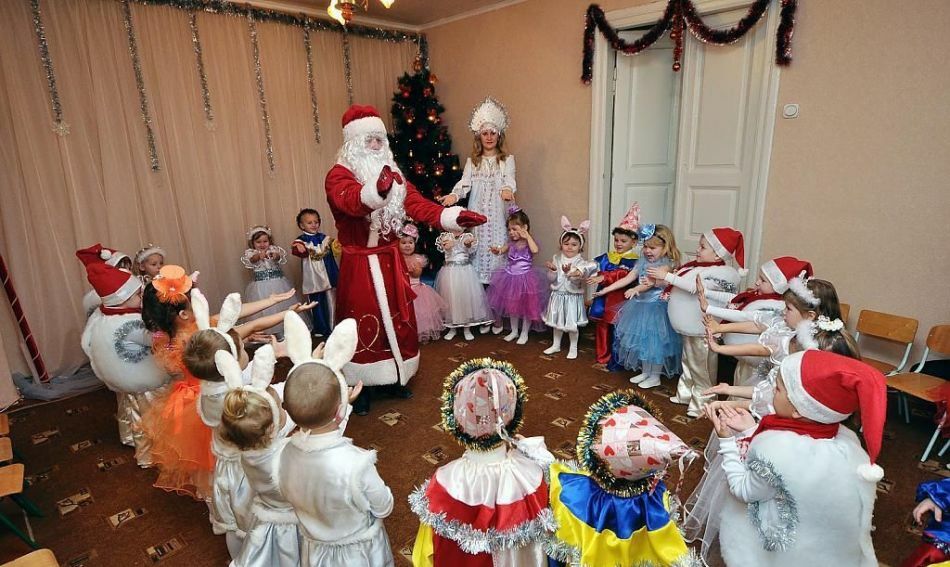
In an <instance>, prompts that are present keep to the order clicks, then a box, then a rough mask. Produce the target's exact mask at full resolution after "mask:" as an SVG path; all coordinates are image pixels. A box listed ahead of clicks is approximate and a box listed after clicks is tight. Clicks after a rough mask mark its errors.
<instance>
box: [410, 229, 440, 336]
mask: <svg viewBox="0 0 950 567" xmlns="http://www.w3.org/2000/svg"><path fill="white" fill-rule="evenodd" d="M417 240H419V229H418V228H416V225H414V224H412V223H409V224H407V225H406V226H404V227H402V230H400V231H399V251H400V252H402V257H403V260H405V261H406V268H407V269H408V270H409V283H410V285H412V291H414V292H415V293H416V298H415V299H414V300H413V302H412V307H413V309H414V310H415V312H416V330H417V331H418V333H419V342H423V343H425V342H428V341H434V340H436V339H438V338H439V337H440V336H441V335H442V328H443V327H444V326H445V321H443V320H442V312H443V311H445V307H446V305H445V301H444V300H443V299H442V298H441V297H439V294H438V293H436V292H435V290H434V289H432V288H431V287H429V286H427V285H426V284H424V283H422V282H421V281H420V280H419V277H420V276H421V275H422V270H423V269H425V267H426V265H427V264H428V263H429V259H428V258H426V257H425V256H423V255H422V254H416V241H417Z"/></svg>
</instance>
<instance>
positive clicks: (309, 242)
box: [290, 209, 340, 336]
mask: <svg viewBox="0 0 950 567" xmlns="http://www.w3.org/2000/svg"><path fill="white" fill-rule="evenodd" d="M320 224H321V219H320V213H318V212H317V211H316V210H315V209H300V212H299V213H297V227H298V228H300V230H302V231H303V234H301V235H300V236H298V237H297V239H296V240H294V242H293V244H292V245H291V250H290V251H291V253H292V254H293V255H294V256H297V257H298V258H300V260H301V265H300V271H301V272H302V275H303V288H302V290H303V293H304V295H306V296H307V301H309V302H311V303H312V302H316V304H317V306H316V308H314V310H313V313H312V320H313V332H314V333H317V334H318V335H323V336H327V335H329V334H330V330H331V329H333V319H334V314H333V308H334V306H335V305H336V295H335V294H336V289H335V288H336V282H337V278H338V277H339V274H340V270H339V268H337V265H336V259H335V258H334V257H333V247H334V244H335V241H334V239H332V238H330V237H328V236H327V235H326V234H323V233H322V232H320Z"/></svg>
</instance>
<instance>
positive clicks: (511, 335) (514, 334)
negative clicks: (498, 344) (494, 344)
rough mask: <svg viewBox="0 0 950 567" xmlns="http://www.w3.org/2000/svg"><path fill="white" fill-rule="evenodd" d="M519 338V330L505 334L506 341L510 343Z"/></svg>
mask: <svg viewBox="0 0 950 567" xmlns="http://www.w3.org/2000/svg"><path fill="white" fill-rule="evenodd" d="M517 338H518V331H517V330H515V331H512V332H510V333H508V334H507V335H505V341H507V342H509V343H510V342H511V341H513V340H515V339H517Z"/></svg>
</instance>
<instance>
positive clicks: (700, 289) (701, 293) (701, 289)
mask: <svg viewBox="0 0 950 567" xmlns="http://www.w3.org/2000/svg"><path fill="white" fill-rule="evenodd" d="M696 297H698V298H699V308H700V309H702V310H703V313H705V312H706V310H707V309H709V300H707V299H706V286H704V285H703V276H702V274H696Z"/></svg>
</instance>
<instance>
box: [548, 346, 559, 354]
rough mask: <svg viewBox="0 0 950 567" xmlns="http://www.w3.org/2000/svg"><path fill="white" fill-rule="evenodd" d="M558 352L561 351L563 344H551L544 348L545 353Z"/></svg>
mask: <svg viewBox="0 0 950 567" xmlns="http://www.w3.org/2000/svg"><path fill="white" fill-rule="evenodd" d="M557 352H561V345H551V346H549V347H548V348H546V349H544V354H554V353H557Z"/></svg>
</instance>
